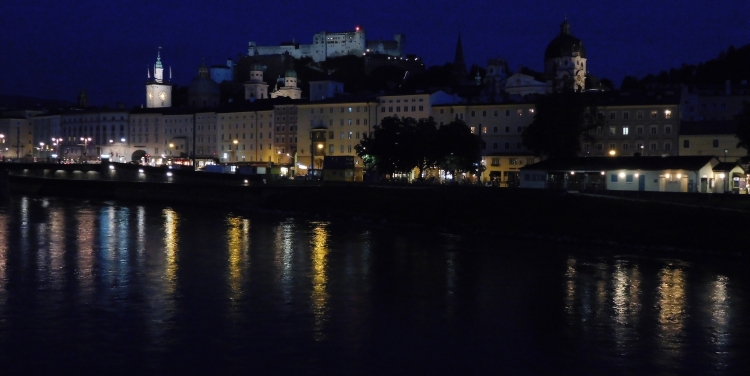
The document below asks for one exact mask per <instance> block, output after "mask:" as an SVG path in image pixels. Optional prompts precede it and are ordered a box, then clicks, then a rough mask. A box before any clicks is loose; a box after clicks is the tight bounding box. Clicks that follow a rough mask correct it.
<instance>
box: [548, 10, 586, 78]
mask: <svg viewBox="0 0 750 376" xmlns="http://www.w3.org/2000/svg"><path fill="white" fill-rule="evenodd" d="M586 71H587V68H586V48H584V46H583V42H582V41H581V40H580V39H578V38H576V37H574V36H573V35H572V34H571V33H570V23H568V20H564V21H563V23H562V24H561V25H560V35H558V36H557V37H556V38H555V39H553V40H552V41H551V42H550V43H549V45H548V46H547V50H545V52H544V73H545V74H546V75H547V77H548V78H549V79H550V80H551V81H552V85H553V88H554V89H555V90H562V89H572V90H576V91H582V90H584V89H585V88H586Z"/></svg>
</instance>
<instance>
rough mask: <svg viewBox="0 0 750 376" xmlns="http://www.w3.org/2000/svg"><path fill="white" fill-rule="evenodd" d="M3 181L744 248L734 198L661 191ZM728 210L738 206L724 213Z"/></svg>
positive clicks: (490, 228) (391, 221)
mask: <svg viewBox="0 0 750 376" xmlns="http://www.w3.org/2000/svg"><path fill="white" fill-rule="evenodd" d="M10 186H11V190H12V191H13V192H15V193H21V194H36V195H42V196H44V195H53V196H66V197H81V198H98V199H116V200H135V201H144V202H145V201H152V202H163V203H183V204H203V205H211V206H217V205H220V206H225V207H228V208H232V209H238V210H246V211H254V212H260V213H277V214H283V215H298V216H308V217H314V218H324V219H339V220H351V221H361V222H367V223H374V224H387V225H392V226H426V227H428V228H434V229H435V230H436V231H450V232H456V233H463V234H469V235H475V236H478V237H482V238H485V241H486V242H489V243H491V244H497V245H498V247H502V245H503V243H504V242H505V241H506V240H507V239H508V238H517V237H526V238H544V239H552V240H556V241H562V242H570V243H581V244H599V245H602V246H604V247H607V246H626V247H634V249H641V250H645V251H648V250H649V249H659V250H684V251H687V252H704V253H721V254H742V255H745V254H746V253H747V252H746V251H745V247H744V242H743V240H744V239H743V234H744V232H745V227H746V226H747V224H750V211H747V210H743V209H744V205H745V203H744V202H743V203H742V204H743V205H740V204H739V203H733V202H732V200H728V199H722V197H719V196H717V197H709V198H703V197H700V198H696V200H702V201H700V203H701V204H700V205H697V204H685V203H679V202H674V199H666V198H667V197H668V196H666V195H665V196H663V200H662V201H660V200H659V197H658V195H652V196H650V197H648V198H642V199H640V198H637V197H636V198H632V197H630V198H628V199H623V198H622V197H617V196H616V197H607V196H598V195H586V194H571V193H567V192H561V191H544V190H522V189H498V188H486V187H473V186H439V185H438V186H421V187H420V186H373V185H363V184H336V185H333V184H319V185H314V184H310V185H281V184H279V185H253V186H230V185H198V184H192V185H178V184H164V183H147V182H131V183H124V182H114V181H86V180H77V181H76V180H62V179H37V178H21V177H13V176H11V180H10ZM703 196H709V195H703ZM742 198H744V197H742ZM747 198H748V201H749V202H750V197H747ZM709 199H711V200H713V201H710V200H709ZM733 199H734V200H736V199H737V198H733ZM682 200H683V201H684V200H687V196H685V198H682ZM743 201H744V200H743ZM732 207H737V208H738V209H737V210H734V209H733V210H725V209H727V208H729V209H731V208H732Z"/></svg>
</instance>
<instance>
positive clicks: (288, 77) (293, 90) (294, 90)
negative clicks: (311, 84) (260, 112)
mask: <svg viewBox="0 0 750 376" xmlns="http://www.w3.org/2000/svg"><path fill="white" fill-rule="evenodd" d="M277 97H288V98H291V99H301V98H302V89H300V88H298V87H297V72H296V71H295V70H294V69H292V68H289V69H287V70H286V73H284V87H282V88H277V89H276V90H274V91H273V93H271V98H277Z"/></svg>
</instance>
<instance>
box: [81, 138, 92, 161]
mask: <svg viewBox="0 0 750 376" xmlns="http://www.w3.org/2000/svg"><path fill="white" fill-rule="evenodd" d="M81 141H83V157H84V158H86V157H87V155H88V147H89V141H91V137H81Z"/></svg>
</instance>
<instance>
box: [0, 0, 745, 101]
mask: <svg viewBox="0 0 750 376" xmlns="http://www.w3.org/2000/svg"><path fill="white" fill-rule="evenodd" d="M566 17H567V19H568V21H569V22H570V23H571V31H572V34H573V35H575V36H576V37H578V38H580V39H581V40H582V41H583V42H584V45H585V46H586V50H587V54H588V68H589V72H590V73H591V74H593V75H595V76H597V77H600V78H609V79H611V80H612V81H614V83H615V84H616V85H618V86H619V84H620V82H621V81H622V79H623V77H625V76H627V75H634V76H637V77H639V78H640V77H642V76H644V75H646V74H648V73H658V72H659V71H661V70H663V69H668V68H670V67H673V66H674V67H677V66H679V65H681V64H682V63H689V64H694V63H699V62H702V61H705V60H708V59H711V58H714V57H716V56H717V55H718V54H719V52H720V51H721V50H725V49H726V48H728V47H729V46H730V45H734V46H736V47H739V46H743V45H746V44H748V43H750V2H748V1H746V0H714V1H705V0H680V1H653V0H650V1H645V0H635V1H621V2H609V1H601V0H570V1H539V0H536V1H534V0H531V1H523V2H520V1H519V2H502V1H497V0H494V1H484V0H483V1H466V2H461V1H446V0H443V1H440V0H438V1H433V2H426V1H410V0H401V1H394V0H380V1H362V2H340V1H316V0H308V1H285V0H280V1H268V2H253V1H239V0H214V1H211V2H208V1H201V2H196V1H185V0H180V1H177V0H162V1H143V0H127V1H125V0H107V1H90V0H79V1H48V0H44V1H37V0H3V1H2V2H0V25H2V29H1V31H0V42H1V43H0V47H1V48H0V69H2V74H1V75H0V94H15V95H24V96H34V97H39V98H52V99H65V100H70V101H74V100H75V98H76V95H77V94H78V92H79V91H80V90H81V89H85V90H86V91H87V93H88V95H89V103H90V104H93V105H103V104H108V105H110V106H112V105H114V104H115V103H116V102H118V101H120V102H123V103H125V104H126V105H127V106H132V105H140V104H142V102H143V101H144V99H143V97H144V91H145V89H144V86H143V84H144V82H145V80H146V69H147V67H150V66H152V65H153V64H154V62H155V60H156V53H157V48H158V47H159V46H161V47H162V61H163V62H164V64H165V65H166V66H167V67H169V66H171V67H172V71H173V82H175V83H177V84H179V85H187V84H188V83H189V82H190V80H191V79H192V78H193V77H194V76H195V75H197V72H198V67H199V66H200V63H201V60H202V59H203V58H205V59H206V62H207V63H208V64H209V65H216V64H224V63H225V62H226V59H227V58H229V57H232V58H236V57H237V55H238V54H240V53H241V54H243V55H244V54H246V53H247V42H248V41H250V40H253V41H256V42H257V43H258V45H261V46H263V45H278V44H279V43H281V42H282V41H290V40H292V39H295V40H296V41H297V42H299V43H303V44H310V43H312V36H313V34H314V33H316V32H319V31H322V30H327V31H331V32H340V31H349V30H353V29H354V27H355V26H361V27H364V28H365V29H366V31H367V39H370V40H372V39H380V38H383V39H386V40H390V39H392V38H393V34H396V33H403V34H405V35H406V39H407V48H406V52H407V53H409V54H416V55H418V56H420V57H422V58H423V59H424V61H425V62H426V64H427V65H428V66H432V65H442V64H444V63H446V62H452V60H453V56H454V52H455V46H456V39H457V36H458V33H459V31H460V32H461V34H462V39H463V46H464V54H465V59H466V62H467V65H468V66H471V64H479V65H481V66H485V65H486V62H487V59H488V58H492V57H500V58H503V59H506V60H507V61H508V63H509V65H510V67H511V69H512V70H513V71H515V70H517V69H518V67H519V66H520V65H524V66H528V67H530V68H532V69H536V70H542V69H543V58H544V50H545V48H546V46H547V44H548V43H549V42H550V41H551V40H552V39H553V38H554V37H555V36H556V35H557V34H558V33H559V25H560V23H561V22H562V21H563V19H564V18H566Z"/></svg>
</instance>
